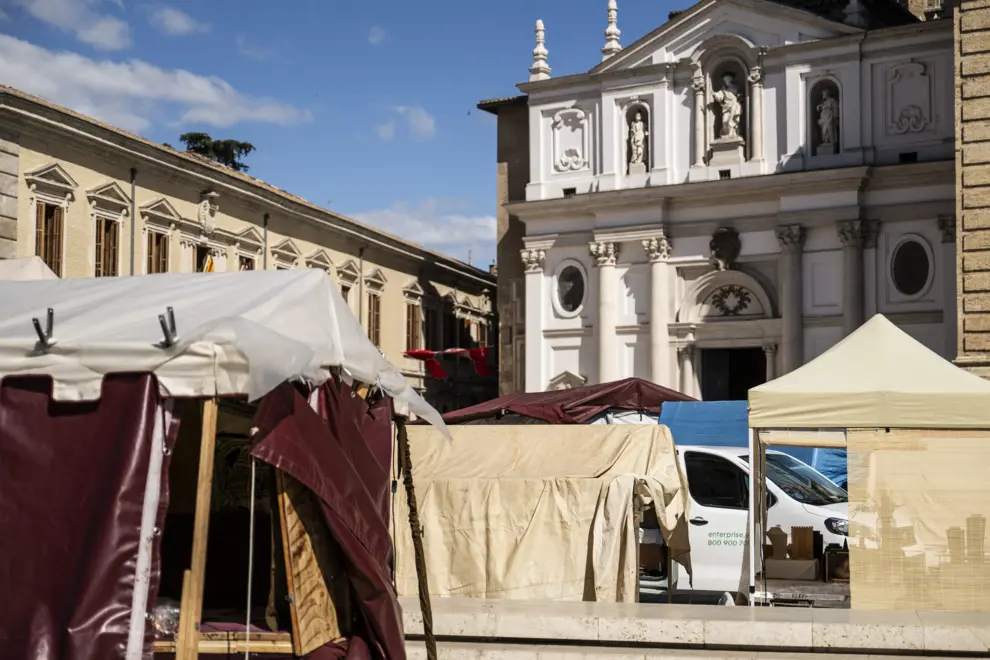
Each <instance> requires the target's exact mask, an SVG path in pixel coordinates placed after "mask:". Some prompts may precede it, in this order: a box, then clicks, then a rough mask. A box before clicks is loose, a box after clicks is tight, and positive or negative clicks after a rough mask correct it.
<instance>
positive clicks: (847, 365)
mask: <svg viewBox="0 0 990 660" xmlns="http://www.w3.org/2000/svg"><path fill="white" fill-rule="evenodd" d="M749 426H750V427H751V428H755V429H846V428H905V429H924V428H938V429H990V382H988V381H985V380H983V379H982V378H979V377H978V376H974V375H973V374H970V373H968V372H966V371H963V370H962V369H960V368H958V367H956V366H955V365H953V364H952V363H951V362H948V361H946V360H944V359H943V358H942V357H941V356H939V355H937V354H936V353H934V352H933V351H931V350H929V349H928V348H927V347H926V346H924V345H923V344H921V343H920V342H918V341H917V340H915V339H914V338H913V337H911V336H910V335H908V334H907V333H906V332H904V331H903V330H901V329H900V328H898V327H897V326H895V325H894V324H893V323H891V322H890V321H889V320H888V319H887V318H886V317H884V316H882V315H880V314H877V315H876V316H874V317H873V318H871V319H870V320H869V321H867V322H866V323H865V324H863V325H862V326H861V327H860V328H859V329H858V330H856V331H855V332H854V333H852V334H851V335H849V336H848V337H846V338H845V339H843V340H842V341H841V342H839V343H838V344H836V345H835V346H833V347H832V348H831V349H829V350H828V351H826V352H825V353H823V354H822V355H821V356H819V357H818V358H817V359H815V360H812V361H811V362H809V363H808V364H806V365H804V366H803V367H801V368H799V369H796V370H795V371H792V372H791V373H789V374H787V375H786V376H782V377H780V378H777V379H776V380H772V381H770V382H769V383H766V384H764V385H760V386H759V387H754V388H753V389H751V390H750V391H749Z"/></svg>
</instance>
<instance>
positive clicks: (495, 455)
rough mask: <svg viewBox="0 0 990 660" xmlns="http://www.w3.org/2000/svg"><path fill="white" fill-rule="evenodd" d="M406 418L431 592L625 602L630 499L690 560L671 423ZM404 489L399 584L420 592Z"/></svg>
mask: <svg viewBox="0 0 990 660" xmlns="http://www.w3.org/2000/svg"><path fill="white" fill-rule="evenodd" d="M449 428H450V431H451V433H452V434H453V441H452V442H451V441H449V440H447V439H446V438H445V437H444V436H443V435H442V434H441V433H438V432H434V429H433V428H431V427H428V426H412V427H409V447H410V450H411V452H412V457H413V464H414V465H415V466H416V467H415V470H416V483H417V486H416V488H417V500H418V504H419V516H420V521H421V523H422V526H423V534H424V545H425V548H426V566H427V573H428V574H429V576H430V592H431V593H432V594H434V595H436V596H441V597H445V596H460V597H477V598H501V599H524V600H571V601H574V600H577V601H580V600H597V601H604V602H609V601H611V602H616V601H619V602H631V601H635V600H636V596H637V586H638V563H639V562H638V538H637V525H636V522H635V519H634V502H635V501H636V500H637V499H640V500H641V501H648V500H650V499H651V500H652V501H653V502H655V503H656V504H657V506H656V513H657V519H658V521H659V522H660V527H661V531H662V533H663V536H664V539H665V541H666V542H667V545H668V546H669V548H670V550H671V555H672V556H673V559H674V560H675V561H677V562H678V563H680V564H681V565H682V566H685V567H687V568H689V567H690V562H689V554H688V552H689V549H690V548H689V545H688V534H687V518H688V515H687V514H688V511H687V502H688V500H687V488H686V483H685V481H684V477H683V474H682V473H681V470H680V468H679V467H678V463H677V457H676V454H675V450H674V442H673V439H672V437H671V435H670V432H669V431H668V429H667V427H665V426H660V425H657V424H650V425H615V426H609V425H573V426H558V425H546V426H533V425H495V426H452V427H449ZM407 507H408V505H407V501H406V498H405V494H404V493H402V492H401V491H400V492H399V493H397V495H396V498H395V503H394V507H393V512H392V519H393V527H394V529H393V536H394V541H395V567H396V568H395V573H396V575H395V578H396V585H397V588H398V591H399V595H400V596H401V595H413V594H415V593H416V584H417V582H416V571H415V563H414V556H413V548H412V543H411V541H410V542H407V539H406V536H407V535H408V534H409V533H410V532H409V527H408V525H409V521H408V508H407Z"/></svg>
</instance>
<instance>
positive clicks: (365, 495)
mask: <svg viewBox="0 0 990 660" xmlns="http://www.w3.org/2000/svg"><path fill="white" fill-rule="evenodd" d="M319 397H320V408H321V410H324V411H326V412H327V414H328V417H330V418H331V420H332V421H324V420H323V419H322V418H321V416H320V415H319V414H318V413H317V412H315V411H314V410H313V409H312V408H311V407H310V405H309V403H308V402H307V400H306V399H305V398H304V397H303V396H302V395H301V394H300V393H299V392H298V391H297V390H296V389H295V388H294V387H292V386H291V385H288V384H283V385H281V386H280V387H278V388H276V389H275V390H274V391H272V392H270V393H268V394H267V395H265V398H264V399H263V400H262V401H261V404H260V405H259V408H258V412H257V414H256V416H255V425H256V426H257V427H258V430H259V431H258V435H257V436H256V437H257V442H256V444H255V446H254V448H253V449H252V452H251V453H252V454H253V455H255V456H257V457H258V458H259V459H261V460H263V461H265V462H266V463H269V464H271V465H273V466H275V467H276V468H278V469H279V470H284V471H285V473H286V474H289V475H290V476H292V477H293V478H295V479H296V480H298V481H299V482H300V483H302V484H303V485H305V486H306V487H307V488H309V489H310V490H312V491H313V492H314V493H315V494H316V496H317V497H319V499H320V503H321V505H322V509H323V516H324V518H325V520H326V522H327V525H328V526H329V527H330V530H331V532H332V533H333V535H334V538H335V539H336V540H337V542H338V544H339V545H340V548H341V551H342V553H343V556H344V562H345V564H346V568H347V576H348V580H349V582H350V584H351V587H352V589H353V592H354V594H355V596H356V598H357V601H358V609H359V611H360V615H361V617H360V619H361V620H360V621H359V622H358V623H359V628H358V630H355V631H354V633H355V636H357V637H361V638H364V641H366V642H367V649H363V648H362V651H363V652H358V651H357V648H358V647H359V646H361V647H363V646H364V645H363V644H362V645H358V644H355V643H354V640H352V644H351V645H352V648H351V649H348V654H347V657H348V658H357V657H362V656H363V657H369V655H368V654H369V653H370V657H374V658H387V659H389V660H401V659H402V658H405V657H406V656H405V640H404V637H403V630H402V613H401V610H400V609H399V601H398V598H397V596H396V593H395V589H394V588H393V587H392V581H391V572H390V569H389V563H388V562H389V556H390V553H391V548H392V541H391V537H390V536H389V532H388V515H387V509H385V510H384V511H383V509H382V499H381V498H382V493H383V492H386V493H387V490H388V486H389V476H388V471H387V469H385V468H383V464H382V462H381V460H380V458H379V456H380V455H381V452H382V447H383V446H384V445H385V444H386V443H391V424H386V423H384V422H382V421H381V420H382V419H387V418H388V415H387V410H388V408H387V407H386V408H382V407H379V408H376V409H371V410H369V407H368V404H367V403H366V402H365V401H364V400H363V399H361V398H360V397H358V396H353V394H352V391H351V389H350V388H349V387H348V386H347V385H345V384H342V383H337V382H330V383H327V384H326V385H324V386H323V387H322V388H321V390H320V395H319ZM314 657H315V656H314Z"/></svg>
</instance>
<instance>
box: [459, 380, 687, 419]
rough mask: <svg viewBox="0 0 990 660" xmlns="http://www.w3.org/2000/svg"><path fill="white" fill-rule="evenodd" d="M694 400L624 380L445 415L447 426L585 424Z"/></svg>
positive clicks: (519, 396)
mask: <svg viewBox="0 0 990 660" xmlns="http://www.w3.org/2000/svg"><path fill="white" fill-rule="evenodd" d="M694 400H695V399H694V397H690V396H688V395H687V394H681V393H680V392H677V391H675V390H670V389H667V388H666V387H661V386H660V385H656V384H654V383H651V382H649V381H647V380H643V379H642V378H625V379H623V380H616V381H612V382H610V383H602V384H600V385H588V386H586V387H575V388H573V389H569V390H557V391H551V392H528V393H519V394H507V395H505V396H501V397H499V398H497V399H492V400H491V401H485V402H484V403H479V404H478V405H475V406H470V407H468V408H461V409H460V410H455V411H453V412H449V413H447V414H446V415H444V416H443V420H444V421H445V422H446V423H447V424H463V423H465V422H471V421H475V420H479V419H492V418H495V417H497V416H499V415H500V414H503V413H507V412H508V413H516V414H519V415H524V416H526V417H532V418H533V419H540V420H543V421H545V422H548V423H550V424H584V423H585V422H587V421H588V420H589V419H591V418H592V417H594V416H595V415H597V414H599V413H601V412H604V411H606V410H644V411H648V412H653V413H659V412H660V406H661V405H662V404H663V402H664V401H694Z"/></svg>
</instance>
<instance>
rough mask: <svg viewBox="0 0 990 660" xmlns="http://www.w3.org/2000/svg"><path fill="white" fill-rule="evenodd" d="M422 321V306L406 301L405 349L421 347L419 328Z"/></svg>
mask: <svg viewBox="0 0 990 660" xmlns="http://www.w3.org/2000/svg"><path fill="white" fill-rule="evenodd" d="M422 323H423V308H422V307H420V306H419V303H406V350H407V351H418V350H419V349H420V348H421V347H422V341H421V340H422V337H421V336H420V335H421V333H420V330H421V328H422Z"/></svg>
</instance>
